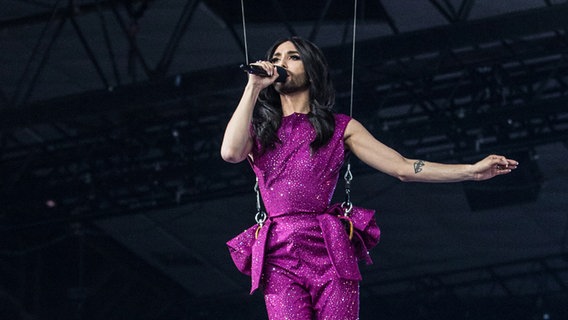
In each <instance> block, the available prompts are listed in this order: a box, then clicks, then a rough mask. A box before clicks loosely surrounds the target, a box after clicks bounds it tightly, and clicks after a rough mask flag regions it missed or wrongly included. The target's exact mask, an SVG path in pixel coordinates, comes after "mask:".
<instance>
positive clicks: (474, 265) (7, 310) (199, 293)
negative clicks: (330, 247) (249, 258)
mask: <svg viewBox="0 0 568 320" xmlns="http://www.w3.org/2000/svg"><path fill="white" fill-rule="evenodd" d="M244 3H245V16H246V22H247V24H246V26H247V34H248V36H247V38H248V39H247V40H248V46H249V55H250V58H251V59H255V60H256V59H260V58H263V57H264V52H265V50H266V49H267V48H268V47H269V46H270V45H271V44H272V43H273V42H274V41H275V40H276V39H279V38H282V37H287V36H290V35H300V36H302V37H305V38H308V39H310V40H312V41H314V42H315V43H317V44H318V45H319V46H321V47H322V48H323V50H324V52H325V54H326V55H327V57H328V60H329V62H330V65H331V67H332V71H333V76H334V83H335V85H336V88H337V98H338V99H337V111H339V112H344V113H348V105H349V98H350V94H349V87H350V74H351V70H350V68H351V61H350V59H351V44H352V42H351V41H352V38H351V34H352V29H351V28H352V19H353V3H352V1H345V0H322V1H305V0H304V1H298V0H289V1H275V0H274V1H273V0H271V1H260V0H245V1H244ZM0 7H1V8H2V9H1V10H0V74H1V76H0V319H10V320H12V319H13V320H18V319H26V320H27V319H34V320H35V319H38V320H39V319H60V320H71V319H73V320H75V319H76V320H90V319H105V320H111V319H121V320H127V319H137V320H140V319H148V320H162V319H163V320H177V319H180V320H181V319H265V318H266V316H265V313H264V306H263V303H262V298H261V296H260V295H259V294H256V295H253V296H249V295H248V288H249V283H248V278H247V277H245V276H244V275H241V274H239V273H238V271H237V270H236V269H235V268H234V267H233V265H232V262H231V261H230V258H229V255H228V251H227V249H226V247H225V241H227V240H228V239H230V238H232V237H233V236H234V235H236V234H237V233H239V232H240V231H241V230H243V229H244V228H246V227H248V226H250V225H252V224H253V223H254V219H253V215H254V213H255V203H254V193H253V191H252V187H253V184H254V179H253V176H252V173H251V172H250V169H249V168H248V165H247V164H246V163H244V164H239V165H231V164H227V163H224V162H223V161H222V160H221V158H220V156H219V147H220V142H221V137H222V134H223V130H224V127H225V125H226V122H227V121H228V119H229V117H230V115H231V113H232V111H233V110H234V107H235V106H236V103H237V102H238V99H239V97H240V93H241V91H242V88H243V86H244V84H245V81H246V76H245V75H244V74H243V73H242V72H241V71H240V70H239V69H238V66H239V64H240V63H243V62H244V61H245V55H244V47H245V44H244V42H243V36H242V35H243V33H242V23H241V3H240V1H239V0H230V1H229V0H224V1H221V0H201V1H199V0H160V1H158V0H69V1H60V0H58V1H55V0H1V1H0ZM567 27H568V2H567V1H555V0H515V1H493V0H429V1H411V0H372V1H371V0H359V12H358V25H357V46H356V48H357V49H356V68H355V92H354V110H353V115H354V117H355V118H357V119H358V120H360V121H361V122H362V123H363V124H364V125H365V126H366V127H367V128H369V129H370V131H371V132H372V133H373V134H374V135H375V136H376V137H377V138H379V139H380V140H381V141H383V142H384V143H387V144H388V145H390V146H392V147H394V148H395V149H397V150H398V151H400V152H401V153H403V154H404V155H406V156H409V157H416V158H421V159H426V160H435V161H442V162H464V161H467V162H473V161H476V160H478V159H480V158H482V157H483V156H485V155H487V154H490V153H502V154H505V155H507V156H509V157H511V158H514V159H517V160H519V161H520V163H521V166H520V168H519V169H518V170H517V171H516V172H515V173H514V174H512V175H510V176H507V177H499V178H497V179H495V180H492V181H488V182H483V183H461V184H435V185H431V184H430V185H425V184H404V183H400V182H398V181H397V180H395V179H393V178H390V177H388V176H385V175H383V174H380V173H376V172H373V171H371V170H370V169H369V168H367V167H365V166H364V165H362V164H360V163H354V174H355V178H354V180H353V182H352V184H353V186H352V188H353V191H352V192H353V201H354V202H355V204H356V205H359V206H363V207H368V208H375V209H376V210H377V220H378V222H379V225H380V226H381V229H382V232H383V235H382V242H381V243H380V244H379V246H378V247H377V248H376V249H375V250H374V251H373V253H372V256H373V259H374V260H375V264H373V265H371V266H362V271H363V276H364V281H363V282H362V284H361V292H362V293H361V318H362V319H389V320H399V319H424V320H429V319H438V320H440V319H442V320H444V319H472V320H477V319H483V320H492V319H495V320H506V319H515V320H524V319H527V320H528V319H530V320H533V319H535V320H536V319H543V320H548V319H554V320H555V319H568V311H567V308H566V306H567V305H568V235H567V232H568V179H567V178H568V166H567V165H566V163H567V160H568V150H567V142H568V106H567V103H568V35H567ZM339 186H340V187H339V189H338V190H337V193H338V197H341V196H342V190H341V183H340V185H339Z"/></svg>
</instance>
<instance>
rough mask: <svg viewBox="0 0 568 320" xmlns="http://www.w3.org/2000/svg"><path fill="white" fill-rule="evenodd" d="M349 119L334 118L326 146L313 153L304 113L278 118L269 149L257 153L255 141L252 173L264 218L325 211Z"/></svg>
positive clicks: (312, 134) (341, 158)
mask: <svg viewBox="0 0 568 320" xmlns="http://www.w3.org/2000/svg"><path fill="white" fill-rule="evenodd" d="M350 120H351V118H350V117H349V116H347V115H343V114H336V115H335V130H334V132H333V136H332V138H331V140H330V141H329V143H328V144H326V145H324V146H323V147H321V148H320V149H318V150H317V151H316V152H314V153H313V154H312V153H311V151H310V143H311V142H312V141H313V140H314V138H315V130H314V128H313V127H312V125H311V123H310V121H309V119H308V115H307V114H301V113H293V114H291V115H289V116H286V117H283V118H282V123H281V126H280V128H279V129H278V132H277V134H278V138H279V139H280V141H281V142H276V144H275V147H274V148H273V149H266V150H264V153H261V146H260V143H259V142H258V141H257V140H255V144H254V146H253V150H252V156H253V160H252V161H251V164H252V167H253V170H254V172H255V174H256V176H257V177H258V183H259V189H260V192H261V195H262V199H263V201H264V205H265V208H266V211H267V214H268V216H270V217H276V216H280V215H285V214H288V213H298V212H313V213H316V212H317V213H319V212H322V211H324V210H326V209H327V208H328V206H329V204H330V202H331V198H332V196H333V193H334V191H335V187H336V185H337V180H338V177H339V174H340V171H341V167H342V165H343V162H344V159H345V155H346V152H347V151H346V150H345V146H344V143H343V135H344V133H345V129H346V127H347V124H348V123H349V121H350Z"/></svg>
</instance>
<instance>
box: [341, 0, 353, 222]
mask: <svg viewBox="0 0 568 320" xmlns="http://www.w3.org/2000/svg"><path fill="white" fill-rule="evenodd" d="M352 38H353V43H352V49H351V88H350V92H349V117H351V118H353V92H354V89H353V88H354V86H355V43H356V42H357V41H356V40H357V0H354V2H353V36H352ZM343 179H344V180H345V201H344V202H343V203H342V204H341V207H342V208H343V210H344V215H345V216H347V215H349V213H351V209H353V203H352V202H351V181H352V180H353V174H352V173H351V157H350V156H348V158H347V168H346V169H345V175H344V176H343Z"/></svg>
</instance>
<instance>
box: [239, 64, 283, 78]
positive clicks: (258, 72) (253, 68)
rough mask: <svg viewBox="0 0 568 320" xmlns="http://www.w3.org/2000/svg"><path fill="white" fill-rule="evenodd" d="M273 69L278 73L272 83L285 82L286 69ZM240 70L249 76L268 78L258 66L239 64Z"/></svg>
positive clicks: (264, 71)
mask: <svg viewBox="0 0 568 320" xmlns="http://www.w3.org/2000/svg"><path fill="white" fill-rule="evenodd" d="M275 67H276V72H278V78H276V80H275V81H274V82H286V77H288V72H286V69H284V68H282V67H280V66H275ZM240 68H241V69H242V70H243V71H244V72H246V73H249V74H254V75H257V76H260V77H270V76H269V75H268V73H267V72H266V70H264V69H263V68H262V67H261V66H258V65H254V64H241V66H240Z"/></svg>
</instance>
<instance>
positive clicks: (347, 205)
mask: <svg viewBox="0 0 568 320" xmlns="http://www.w3.org/2000/svg"><path fill="white" fill-rule="evenodd" d="M241 19H242V25H243V42H244V49H245V62H246V64H247V65H248V64H249V55H248V43H247V30H246V19H245V4H244V0H241ZM356 34H357V0H354V2H353V35H352V39H353V40H352V41H353V42H352V49H351V85H350V99H349V117H350V118H352V117H353V91H354V90H353V87H354V84H355V44H356ZM343 179H344V180H345V201H344V202H343V203H341V208H342V209H343V216H340V219H342V220H343V221H346V223H347V224H348V225H347V226H346V227H347V228H348V232H349V239H350V240H351V238H352V237H353V222H352V221H351V219H350V218H349V214H350V213H351V210H353V203H352V202H351V181H352V180H353V174H352V173H351V157H350V156H349V155H348V156H347V168H346V170H345V175H344V176H343ZM254 192H255V193H256V215H255V216H254V219H255V221H256V223H257V225H258V227H257V228H256V232H255V238H258V232H259V231H260V229H261V228H262V226H263V225H264V222H265V221H266V218H267V214H266V212H265V211H263V210H262V206H261V201H260V191H259V188H258V177H256V180H255V184H254Z"/></svg>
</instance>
